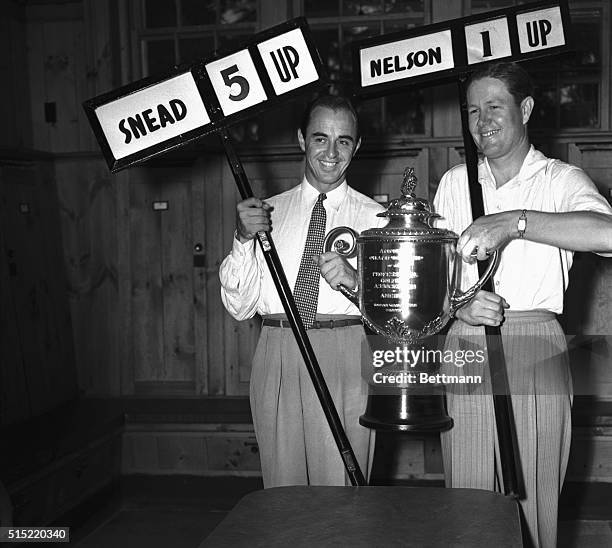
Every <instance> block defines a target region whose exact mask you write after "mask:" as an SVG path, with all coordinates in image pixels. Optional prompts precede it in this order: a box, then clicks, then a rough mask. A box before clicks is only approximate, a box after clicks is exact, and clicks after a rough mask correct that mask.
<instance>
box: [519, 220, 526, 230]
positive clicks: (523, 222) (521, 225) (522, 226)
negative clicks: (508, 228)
mask: <svg viewBox="0 0 612 548" xmlns="http://www.w3.org/2000/svg"><path fill="white" fill-rule="evenodd" d="M517 228H518V230H519V232H522V231H524V230H525V229H526V228H527V221H526V220H525V219H519V221H518V225H517Z"/></svg>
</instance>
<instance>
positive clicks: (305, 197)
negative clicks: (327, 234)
mask: <svg viewBox="0 0 612 548" xmlns="http://www.w3.org/2000/svg"><path fill="white" fill-rule="evenodd" d="M300 191H301V193H302V205H303V206H304V208H306V209H307V210H311V209H312V208H313V207H314V205H315V202H316V201H317V198H318V197H319V194H320V192H319V191H318V190H317V189H316V188H315V187H313V186H312V185H311V184H310V183H309V182H308V181H307V180H306V177H304V178H303V179H302V184H301V185H300ZM347 192H348V183H347V182H346V179H345V180H344V181H342V184H340V185H339V186H337V187H336V188H334V190H330V191H329V192H326V193H325V194H326V196H327V199H326V200H325V201H324V202H323V203H324V204H325V206H326V207H333V208H334V209H335V210H336V211H337V210H338V209H339V208H340V205H341V204H342V202H343V200H344V198H345V197H346V193H347Z"/></svg>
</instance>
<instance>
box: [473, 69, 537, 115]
mask: <svg viewBox="0 0 612 548" xmlns="http://www.w3.org/2000/svg"><path fill="white" fill-rule="evenodd" d="M482 78H497V79H498V80H501V81H502V82H503V83H504V84H506V87H507V88H508V92H509V93H510V95H512V97H514V100H515V101H516V104H517V105H520V104H521V101H522V100H523V99H524V98H525V97H533V92H534V85H533V80H532V79H531V76H529V73H528V72H527V71H526V70H525V69H524V68H523V67H521V66H520V65H518V64H517V63H508V62H500V63H493V64H491V65H487V66H486V67H483V68H481V69H478V70H476V71H475V72H473V73H472V74H471V76H470V77H469V79H468V82H467V86H466V89H468V88H469V87H470V85H471V84H472V83H473V82H476V81H477V80H481V79H482Z"/></svg>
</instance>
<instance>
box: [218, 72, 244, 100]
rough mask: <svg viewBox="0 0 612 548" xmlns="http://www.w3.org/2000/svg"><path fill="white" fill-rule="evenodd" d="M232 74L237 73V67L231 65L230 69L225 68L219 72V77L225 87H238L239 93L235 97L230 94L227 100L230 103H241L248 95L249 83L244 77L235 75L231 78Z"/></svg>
mask: <svg viewBox="0 0 612 548" xmlns="http://www.w3.org/2000/svg"><path fill="white" fill-rule="evenodd" d="M234 72H238V66H237V65H232V66H231V67H227V68H226V69H223V70H222V71H221V76H222V77H223V82H225V85H226V86H227V87H230V88H231V87H232V84H238V85H239V86H240V91H239V92H238V94H236V95H232V94H231V93H230V95H229V98H230V99H231V100H232V101H242V100H243V99H244V98H245V97H246V96H247V95H248V94H249V89H250V87H249V82H248V81H247V79H246V78H245V77H244V76H240V75H238V74H237V75H236V76H232V74H234Z"/></svg>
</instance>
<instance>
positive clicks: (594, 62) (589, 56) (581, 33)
mask: <svg viewBox="0 0 612 548" xmlns="http://www.w3.org/2000/svg"><path fill="white" fill-rule="evenodd" d="M600 35H601V31H600V29H599V23H598V22H596V21H592V22H585V21H580V22H577V21H572V42H573V47H574V48H575V49H576V51H575V52H574V54H573V55H567V56H566V55H564V56H563V57H562V58H561V63H562V65H563V66H564V67H583V66H590V67H593V66H596V67H599V66H601V44H600Z"/></svg>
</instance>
